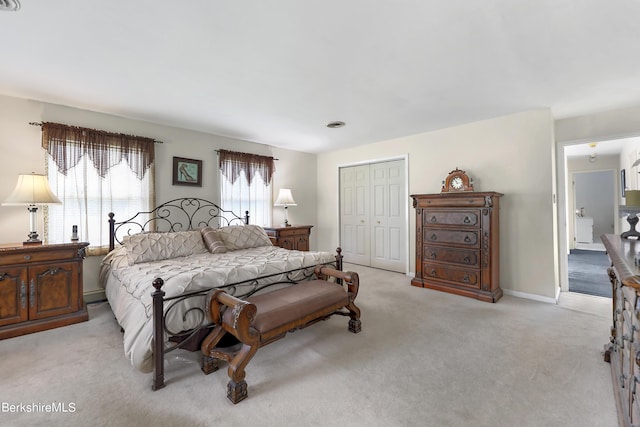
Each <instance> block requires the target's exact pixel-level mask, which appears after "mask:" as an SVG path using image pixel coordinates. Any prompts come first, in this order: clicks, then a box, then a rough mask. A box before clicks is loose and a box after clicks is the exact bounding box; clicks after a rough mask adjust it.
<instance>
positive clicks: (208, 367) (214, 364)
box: [200, 354, 220, 375]
mask: <svg viewBox="0 0 640 427" xmlns="http://www.w3.org/2000/svg"><path fill="white" fill-rule="evenodd" d="M219 360H220V359H218V358H217V357H210V356H205V355H204V354H203V355H202V356H201V357H200V369H201V370H202V372H204V373H205V375H209V374H210V373H212V372H215V371H217V370H218V368H219V367H220V366H219V363H218V362H219Z"/></svg>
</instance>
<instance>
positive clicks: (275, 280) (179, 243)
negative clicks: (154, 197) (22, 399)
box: [99, 198, 342, 390]
mask: <svg viewBox="0 0 640 427" xmlns="http://www.w3.org/2000/svg"><path fill="white" fill-rule="evenodd" d="M109 246H110V248H109V249H110V251H109V253H108V254H107V255H106V256H105V257H104V259H103V261H102V263H101V266H100V276H99V277H100V285H101V286H102V287H103V288H104V289H105V294H106V296H107V300H108V301H109V304H110V306H111V309H112V310H113V313H114V315H115V317H116V319H117V321H118V323H119V324H120V326H121V327H122V329H123V333H124V336H123V343H124V352H125V355H126V356H127V357H128V358H129V359H130V361H131V364H132V366H133V367H134V368H136V369H137V370H139V371H141V372H153V381H152V389H153V390H157V389H159V388H162V387H164V385H165V383H164V357H165V355H166V354H167V353H169V352H171V351H173V350H175V349H177V348H184V349H187V350H192V351H196V350H199V344H200V341H201V340H202V338H203V337H204V336H205V335H206V334H207V333H208V332H209V330H210V328H212V327H213V326H214V325H212V324H211V322H210V321H209V320H208V319H207V316H206V314H205V310H204V307H205V304H206V297H207V294H208V293H209V291H211V290H212V289H224V290H225V291H226V292H228V293H230V294H231V295H234V296H237V297H240V298H243V297H247V296H250V295H253V294H255V293H261V292H268V291H269V290H272V289H275V288H277V287H282V286H291V285H294V284H296V283H299V282H301V281H304V280H309V279H312V278H314V272H313V271H314V268H315V267H316V266H318V265H327V266H332V267H333V268H336V269H338V270H341V269H342V256H341V255H340V248H338V249H337V252H336V253H333V252H322V251H309V252H303V251H295V250H287V249H283V248H280V247H277V246H273V245H272V244H271V241H270V239H269V237H268V236H267V234H266V232H265V231H264V230H263V229H262V228H261V227H259V226H256V225H251V224H249V213H248V212H245V215H244V216H243V217H240V216H239V215H237V214H235V213H233V212H231V211H225V210H223V209H221V208H220V207H219V206H217V205H216V204H215V203H212V202H209V201H207V200H204V199H200V198H182V199H175V200H171V201H169V202H166V203H163V204H162V205H159V206H158V207H156V208H155V209H153V210H151V211H148V212H139V213H137V214H136V215H134V216H133V217H131V218H129V219H127V220H124V221H116V219H115V215H114V214H113V213H110V214H109Z"/></svg>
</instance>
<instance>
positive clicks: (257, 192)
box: [218, 150, 275, 226]
mask: <svg viewBox="0 0 640 427" xmlns="http://www.w3.org/2000/svg"><path fill="white" fill-rule="evenodd" d="M218 156H219V158H218V162H219V165H220V204H221V207H222V209H225V210H230V211H233V212H234V213H235V214H237V215H239V216H244V212H245V211H249V217H250V218H249V222H250V223H251V224H256V225H261V226H270V225H271V177H272V175H273V172H274V171H275V165H274V158H273V157H266V156H258V155H256V154H248V153H238V152H233V151H226V150H220V151H219V152H218Z"/></svg>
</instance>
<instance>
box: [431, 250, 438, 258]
mask: <svg viewBox="0 0 640 427" xmlns="http://www.w3.org/2000/svg"><path fill="white" fill-rule="evenodd" d="M437 255H438V254H436V251H433V252H431V259H436V256H437Z"/></svg>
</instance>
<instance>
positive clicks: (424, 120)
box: [0, 0, 640, 152]
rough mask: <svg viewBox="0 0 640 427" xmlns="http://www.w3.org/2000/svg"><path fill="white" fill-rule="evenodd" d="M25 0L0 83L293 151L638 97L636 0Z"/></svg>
mask: <svg viewBox="0 0 640 427" xmlns="http://www.w3.org/2000/svg"><path fill="white" fill-rule="evenodd" d="M21 2H22V8H21V10H20V11H18V12H0V35H1V36H2V48H1V50H0V58H1V61H2V62H1V66H0V94H6V95H10V96H18V97H22V98H29V99H36V100H41V101H45V102H51V103H56V104H62V105H69V106H74V107H78V108H83V109H88V110H93V111H98V112H104V113H110V114H114V115H118V116H122V117H128V118H133V119H141V120H147V121H151V122H157V123H163V124H166V125H171V126H178V127H184V128H188V129H194V130H199V131H203V132H208V133H213V134H219V135H225V136H230V137H234V138H240V139H245V140H249V141H255V142H259V143H264V144H270V145H273V146H279V147H283V148H289V149H295V150H300V151H308V152H322V151H326V150H332V149H338V148H344V147H347V146H355V145H359V144H366V143H370V142H375V141H380V140H385V139H389V138H395V137H400V136H405V135H410V134H415V133H420V132H424V131H429V130H435V129H440V128H444V127H448V126H456V125H459V124H463V123H468V122H472V121H477V120H483V119H487V118H491V117H497V116H501V115H505V114H510V113H514V112H519V111H525V110H530V109H535V108H551V110H552V112H553V114H554V116H555V117H556V118H565V117H572V116H576V115H582V114H588V113H594V112H599V111H606V110H611V109H616V108H626V107H631V106H638V105H640V49H639V48H640V46H639V43H638V42H639V40H640V38H639V36H638V22H640V1H639V0H615V1H603V0H536V1H531V0H484V1H469V0H394V1H390V0H387V1H383V0H380V1H375V2H373V1H371V0H349V1H344V0H323V1H317V0H304V1H300V0H274V1H264V0H243V1H239V0H215V1H214V0H190V1H182V2H177V1H168V0H165V1H162V0H160V1H158V0H153V1H152V0H136V1H98V0H64V1H38V0H21ZM333 120H341V121H344V122H346V123H347V125H346V126H345V127H343V128H341V129H328V128H326V126H325V125H326V124H327V123H328V122H330V121H333ZM71 124H74V125H80V126H81V125H82V123H71Z"/></svg>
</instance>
